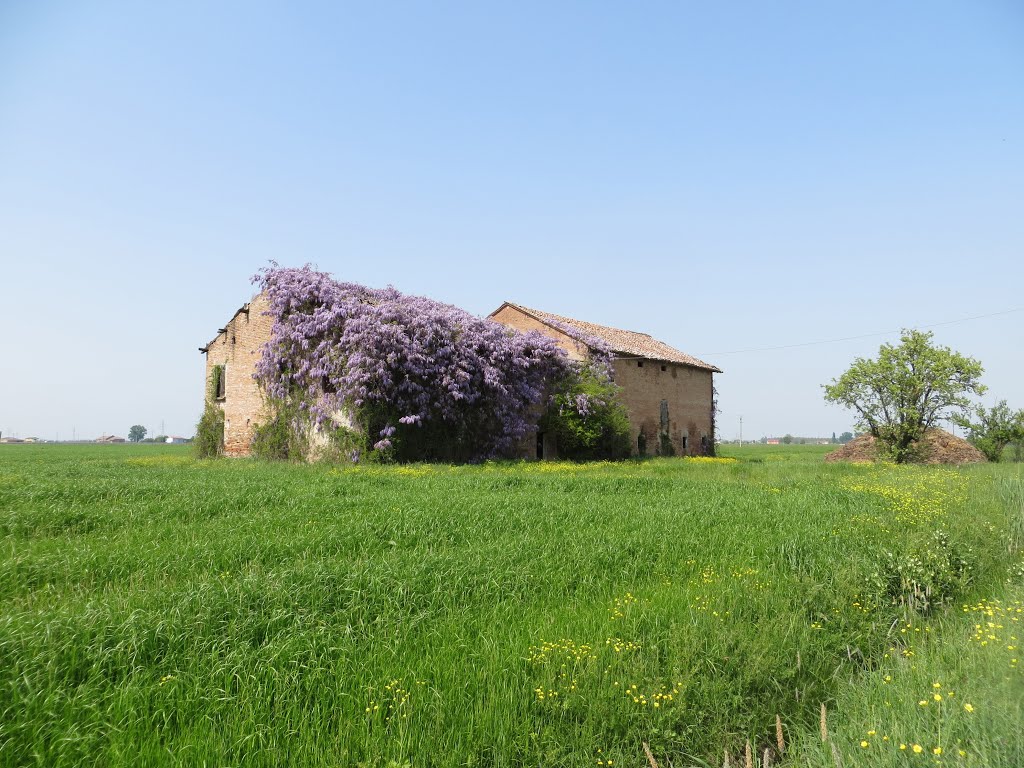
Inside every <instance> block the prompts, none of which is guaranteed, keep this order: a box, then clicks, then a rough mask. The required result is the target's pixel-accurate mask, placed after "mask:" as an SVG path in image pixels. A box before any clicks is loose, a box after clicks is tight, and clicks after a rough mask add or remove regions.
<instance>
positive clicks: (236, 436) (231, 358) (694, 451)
mask: <svg viewBox="0 0 1024 768" xmlns="http://www.w3.org/2000/svg"><path fill="white" fill-rule="evenodd" d="M490 318H491V319H492V320H494V321H496V322H499V323H502V324H504V325H506V326H508V327H510V328H513V329H516V330H520V331H534V330H535V331H540V332H541V333H543V334H545V335H547V336H550V337H551V338H553V339H555V341H556V342H557V343H558V344H559V346H561V347H562V349H564V350H565V352H566V353H567V354H568V355H569V356H570V358H573V359H577V360H578V359H581V358H583V357H584V356H585V355H586V354H587V351H588V350H587V347H586V345H585V344H584V343H582V342H580V341H577V340H576V338H574V337H573V336H572V335H570V334H569V333H567V328H571V329H573V330H575V331H577V332H578V333H579V334H581V335H583V336H584V337H588V336H589V337H596V338H598V339H601V340H603V341H604V342H605V343H606V344H608V345H609V346H610V347H611V349H612V351H613V353H614V359H613V369H614V376H615V383H616V384H618V385H619V386H620V387H621V389H622V398H623V402H624V405H625V406H626V410H627V412H628V413H629V421H630V431H631V434H630V439H631V444H632V446H633V452H634V453H639V452H640V449H641V448H644V449H645V450H644V452H645V453H647V454H658V453H661V452H663V451H664V449H665V448H667V445H668V444H669V443H670V444H671V446H672V450H673V452H674V453H676V454H680V455H690V456H693V455H701V454H703V453H706V452H707V451H708V450H709V448H710V445H711V441H712V440H713V439H714V436H713V429H714V426H713V414H712V410H713V408H714V389H713V384H712V376H713V374H714V373H720V372H721V371H720V370H719V369H718V368H716V367H715V366H713V365H709V364H708V363H705V362H703V361H701V360H698V359H696V358H694V357H691V356H690V355H687V354H685V353H683V352H680V351H679V350H677V349H673V348H672V347H670V346H669V345H667V344H665V343H663V342H660V341H658V340H657V339H654V338H652V337H651V336H649V335H647V334H645V333H637V332H636V331H624V330H620V329H617V328H609V327H607V326H603V325H595V324H594V323H587V322H583V321H580V320H574V319H572V318H568V317H562V316H559V315H552V314H548V313H544V312H539V311H537V310H533V309H529V308H527V307H523V306H520V305H518V304H512V303H511V302H505V303H504V304H502V305H501V306H500V307H499V308H498V309H496V310H495V311H494V312H492V313H491V314H490ZM273 324H274V320H273V318H272V317H271V316H270V314H269V302H268V300H267V297H266V296H265V295H264V294H262V293H261V294H258V295H257V296H256V297H254V298H253V299H252V300H251V301H250V302H249V303H248V304H245V305H243V306H242V307H241V308H239V309H238V311H236V312H235V314H234V315H233V316H232V318H231V319H230V320H229V321H228V322H227V323H226V324H225V326H224V327H223V328H221V329H219V330H218V332H217V335H216V337H214V339H213V341H211V342H210V343H209V344H207V345H206V346H204V347H200V348H199V351H200V352H202V353H203V354H204V355H205V356H206V376H205V382H206V383H205V390H206V394H207V395H208V396H211V397H212V398H213V400H214V402H215V403H216V405H217V407H219V408H221V409H222V410H223V411H224V453H225V454H226V455H228V456H246V455H248V454H249V452H250V446H251V444H252V439H253V432H254V429H255V427H256V425H257V424H258V423H259V421H260V419H261V418H262V417H263V416H264V405H265V404H264V399H263V393H262V391H261V390H260V388H259V385H258V384H257V382H256V379H255V378H254V373H255V371H256V363H257V361H258V360H259V356H260V355H261V354H262V349H263V345H264V344H266V343H267V342H268V341H269V340H270V336H271V328H272V326H273ZM218 368H219V374H220V375H219V377H218V378H217V382H216V384H217V391H216V392H210V389H211V387H212V386H213V384H214V379H215V373H214V371H215V369H218ZM524 446H525V447H524V449H523V451H522V455H523V458H534V457H536V458H544V459H549V458H556V457H557V446H556V445H555V444H554V441H553V440H552V439H551V438H550V437H549V436H546V435H543V434H541V435H536V436H532V437H531V438H530V439H529V440H528V441H527V442H526V443H524Z"/></svg>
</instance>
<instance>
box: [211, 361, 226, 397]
mask: <svg viewBox="0 0 1024 768" xmlns="http://www.w3.org/2000/svg"><path fill="white" fill-rule="evenodd" d="M214 376H215V377H216V379H217V394H216V397H217V398H218V399H220V398H223V397H224V396H225V395H226V394H227V388H226V386H225V381H224V380H225V379H226V378H227V369H226V368H224V366H220V367H219V369H218V370H217V371H216V372H215V373H214Z"/></svg>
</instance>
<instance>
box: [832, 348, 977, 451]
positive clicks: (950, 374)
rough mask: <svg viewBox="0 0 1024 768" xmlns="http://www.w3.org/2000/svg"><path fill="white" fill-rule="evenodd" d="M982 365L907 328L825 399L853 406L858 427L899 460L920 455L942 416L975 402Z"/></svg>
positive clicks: (854, 368) (849, 372)
mask: <svg viewBox="0 0 1024 768" xmlns="http://www.w3.org/2000/svg"><path fill="white" fill-rule="evenodd" d="M982 372H983V368H982V366H981V363H979V362H978V361H977V360H975V359H974V358H971V357H965V356H963V355H961V354H959V353H957V352H954V351H953V350H951V349H950V348H949V347H937V346H934V345H933V344H932V333H931V332H927V333H922V332H921V331H914V330H904V331H903V333H902V335H901V336H900V344H899V345H898V346H894V345H891V344H883V345H882V346H881V347H880V348H879V351H878V358H877V359H875V360H868V359H866V358H857V359H856V360H855V361H854V362H853V365H851V366H850V368H849V370H847V371H846V372H845V373H844V374H843V375H842V376H840V377H839V378H838V379H833V381H832V383H831V384H829V385H826V386H825V388H824V389H825V400H827V401H828V402H830V403H836V404H838V405H843V406H845V407H847V408H850V409H852V410H854V411H855V412H856V413H857V416H858V425H859V426H860V427H862V428H864V429H867V430H868V431H869V432H870V433H871V434H872V435H874V436H875V437H876V438H877V439H878V440H879V442H880V443H881V444H882V445H883V446H884V447H885V449H886V450H887V451H888V453H889V454H890V455H891V456H892V458H893V460H894V461H895V462H896V463H897V464H902V463H905V462H907V461H911V460H913V459H914V458H917V446H918V441H920V439H921V438H922V437H923V436H924V433H925V430H927V429H928V428H929V427H931V426H933V425H934V424H935V422H936V421H937V420H939V419H943V418H946V419H948V418H950V417H952V416H953V415H955V414H958V413H962V412H964V411H965V410H966V409H967V408H968V407H969V406H970V400H969V399H968V395H970V394H981V393H983V392H984V391H985V387H984V386H983V385H982V384H980V383H979V379H980V377H981V374H982Z"/></svg>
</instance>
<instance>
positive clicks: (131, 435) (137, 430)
mask: <svg viewBox="0 0 1024 768" xmlns="http://www.w3.org/2000/svg"><path fill="white" fill-rule="evenodd" d="M145 436H146V428H145V427H144V426H142V425H141V424H135V425H134V426H133V427H132V428H131V429H129V430H128V439H129V440H130V441H131V442H133V443H137V442H139V441H140V440H142V438H144V437H145Z"/></svg>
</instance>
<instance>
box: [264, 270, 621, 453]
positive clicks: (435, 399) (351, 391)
mask: <svg viewBox="0 0 1024 768" xmlns="http://www.w3.org/2000/svg"><path fill="white" fill-rule="evenodd" d="M253 282H255V283H257V284H258V285H259V286H260V287H261V288H262V290H263V291H264V292H265V293H266V295H267V297H268V299H269V302H270V309H269V312H270V314H271V315H272V317H273V318H274V324H273V331H272V335H271V340H270V341H269V342H268V343H267V345H266V346H265V348H264V350H263V355H262V357H261V359H260V360H259V362H258V364H257V367H256V378H257V379H258V380H259V381H260V383H261V384H262V386H263V388H264V390H265V391H266V393H267V395H268V396H269V397H270V398H271V399H272V400H273V399H277V400H280V401H283V400H288V401H289V402H291V403H292V404H295V405H297V407H298V409H299V411H300V412H303V413H307V414H308V418H309V420H310V422H311V423H312V424H315V425H318V426H323V425H324V424H325V423H327V422H328V421H329V420H331V419H332V418H333V417H334V415H335V414H337V413H338V412H346V413H348V414H350V415H351V416H353V417H354V419H355V421H356V423H357V424H358V425H359V427H360V428H361V429H363V430H364V431H365V433H366V436H367V438H368V441H369V442H368V444H369V445H371V446H372V447H373V448H374V449H375V450H378V451H384V450H388V449H391V448H392V447H393V446H395V445H399V446H401V445H403V444H404V445H410V444H416V443H420V444H422V443H423V442H424V440H425V438H426V437H427V436H428V435H429V438H430V441H432V446H433V448H432V450H430V451H428V453H429V454H431V455H429V456H426V457H425V458H435V457H438V456H443V455H448V456H452V457H458V458H462V459H467V460H480V459H485V458H490V457H494V456H500V455H503V454H508V453H509V452H510V451H511V450H512V449H513V448H514V447H515V445H516V444H517V443H518V442H519V441H520V440H522V438H523V437H524V436H525V435H526V433H527V432H528V431H529V430H531V429H533V428H535V427H536V422H537V419H538V418H539V416H540V414H541V412H542V411H543V410H544V408H545V407H546V406H547V401H548V398H549V397H550V396H551V394H552V388H553V387H554V386H556V385H558V384H561V383H564V382H565V381H567V380H570V379H571V378H572V376H573V374H574V371H575V368H576V366H575V365H574V364H573V363H571V362H570V361H569V359H568V357H567V356H566V354H565V353H564V352H563V351H562V349H560V348H559V347H558V345H557V344H556V342H555V341H554V340H553V339H551V338H549V337H547V336H544V335H543V334H541V333H538V332H529V333H523V332H519V331H514V330H512V329H509V328H507V327H505V326H503V325H501V324H500V323H497V322H495V321H492V320H485V319H481V318H478V317H475V316H474V315H471V314H469V313H468V312H465V311H464V310H461V309H459V308H457V307H454V306H451V305H448V304H443V303H441V302H437V301H434V300H431V299H428V298H424V297H420V296H408V295H405V294H402V293H400V292H398V291H397V290H395V289H394V288H391V287H388V288H384V289H372V288H367V287H365V286H362V285H357V284H354V283H344V282H338V281H336V280H334V279H333V278H331V276H330V275H328V274H327V273H324V272H320V271H317V270H315V269H313V268H312V267H310V266H308V265H307V266H305V267H302V268H284V267H278V266H277V265H276V264H274V265H272V266H271V267H270V268H267V269H264V270H262V271H261V272H260V273H259V274H258V275H256V276H255V277H254V278H253ZM586 343H589V342H586ZM598 349H599V350H600V353H601V354H602V355H603V354H607V353H606V352H605V351H604V350H603V348H600V347H598ZM609 367H610V366H609ZM579 405H580V408H581V410H584V411H585V410H587V409H588V408H589V404H588V403H586V402H580V403H579ZM439 442H446V444H447V445H445V446H442V445H438V443H439Z"/></svg>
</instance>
